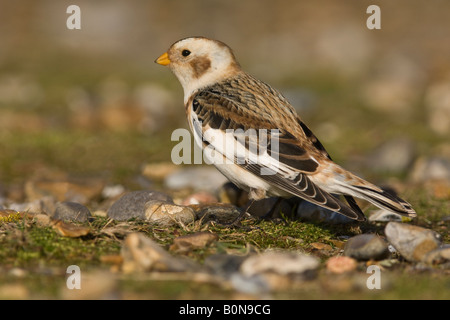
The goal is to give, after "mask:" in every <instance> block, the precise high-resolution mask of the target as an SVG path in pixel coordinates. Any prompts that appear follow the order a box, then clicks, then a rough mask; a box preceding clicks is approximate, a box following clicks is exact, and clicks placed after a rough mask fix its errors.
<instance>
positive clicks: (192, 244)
mask: <svg viewBox="0 0 450 320" xmlns="http://www.w3.org/2000/svg"><path fill="white" fill-rule="evenodd" d="M218 239H219V236H218V235H217V234H215V233H211V232H197V233H193V234H188V235H186V236H180V237H177V238H175V239H174V240H173V244H172V246H171V247H170V250H174V251H178V252H180V251H181V252H186V251H190V250H192V249H200V248H204V247H206V246H208V245H210V244H211V243H213V242H215V241H217V240H218Z"/></svg>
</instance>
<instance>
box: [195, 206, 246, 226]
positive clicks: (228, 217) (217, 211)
mask: <svg viewBox="0 0 450 320" xmlns="http://www.w3.org/2000/svg"><path fill="white" fill-rule="evenodd" d="M190 207H191V208H192V209H194V211H195V214H196V216H197V219H199V220H202V221H203V223H206V222H208V221H214V222H219V223H227V222H231V221H233V220H234V219H235V218H236V217H237V216H239V214H240V212H241V211H240V210H239V209H238V208H237V207H235V206H233V205H231V204H222V203H217V204H213V205H191V206H190Z"/></svg>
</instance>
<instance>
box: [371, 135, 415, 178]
mask: <svg viewBox="0 0 450 320" xmlns="http://www.w3.org/2000/svg"><path fill="white" fill-rule="evenodd" d="M414 155H415V149H414V144H413V142H412V141H411V140H410V139H406V138H397V139H393V140H389V141H388V142H386V143H385V144H383V145H382V146H380V147H379V148H377V149H376V150H375V152H374V153H373V154H372V155H371V156H370V157H369V159H370V160H369V166H370V167H371V168H373V169H374V170H378V171H388V172H402V171H405V170H407V169H408V168H409V166H410V165H411V164H412V162H413V160H414Z"/></svg>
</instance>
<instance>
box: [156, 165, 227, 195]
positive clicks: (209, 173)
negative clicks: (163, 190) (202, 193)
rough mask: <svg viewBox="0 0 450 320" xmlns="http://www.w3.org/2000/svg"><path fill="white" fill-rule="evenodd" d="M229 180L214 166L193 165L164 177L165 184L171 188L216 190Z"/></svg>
mask: <svg viewBox="0 0 450 320" xmlns="http://www.w3.org/2000/svg"><path fill="white" fill-rule="evenodd" d="M227 181H228V179H227V178H225V176H223V175H222V174H221V173H220V172H219V171H218V170H217V169H215V168H213V167H194V168H192V167H191V168H184V169H180V170H178V171H175V172H174V173H171V174H169V175H168V176H167V177H166V178H165V179H164V184H165V186H166V187H167V188H169V189H184V188H192V189H195V190H207V191H216V190H219V188H220V187H221V186H222V185H223V184H224V183H225V182H227Z"/></svg>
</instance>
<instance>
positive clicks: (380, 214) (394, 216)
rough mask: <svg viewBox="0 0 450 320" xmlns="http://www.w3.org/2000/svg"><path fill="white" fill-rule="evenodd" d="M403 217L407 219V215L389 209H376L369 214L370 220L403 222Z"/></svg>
mask: <svg viewBox="0 0 450 320" xmlns="http://www.w3.org/2000/svg"><path fill="white" fill-rule="evenodd" d="M403 219H406V217H403V216H402V215H400V214H398V213H395V212H392V211H388V210H383V209H380V210H374V211H372V212H371V213H370V215H369V219H368V220H369V221H370V222H389V221H397V222H402V221H403Z"/></svg>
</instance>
